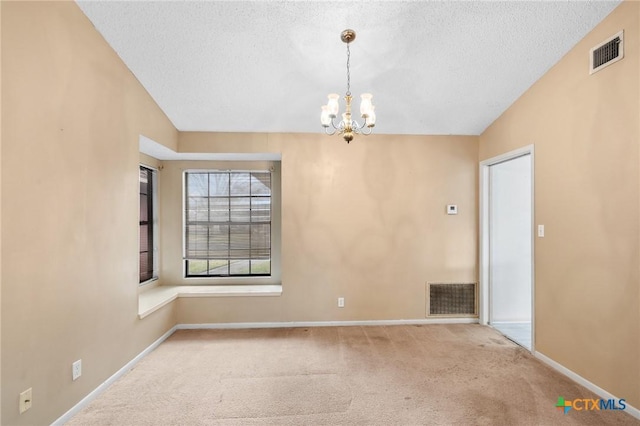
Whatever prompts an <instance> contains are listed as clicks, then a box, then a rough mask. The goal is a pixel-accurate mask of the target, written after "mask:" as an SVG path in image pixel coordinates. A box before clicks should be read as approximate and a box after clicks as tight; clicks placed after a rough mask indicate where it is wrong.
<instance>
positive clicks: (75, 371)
mask: <svg viewBox="0 0 640 426" xmlns="http://www.w3.org/2000/svg"><path fill="white" fill-rule="evenodd" d="M71 376H72V377H73V380H76V379H78V377H80V376H82V360H81V359H79V360H77V361H76V362H74V363H73V364H72V365H71Z"/></svg>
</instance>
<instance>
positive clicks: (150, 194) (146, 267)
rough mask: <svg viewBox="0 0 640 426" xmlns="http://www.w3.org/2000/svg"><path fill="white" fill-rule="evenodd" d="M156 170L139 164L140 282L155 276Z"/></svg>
mask: <svg viewBox="0 0 640 426" xmlns="http://www.w3.org/2000/svg"><path fill="white" fill-rule="evenodd" d="M155 203H156V171H155V170H152V169H150V168H147V167H144V166H140V283H143V282H145V281H149V280H151V279H153V278H157V273H156V259H155V252H154V248H155V233H156V231H155V223H156V208H155V207H154V206H155Z"/></svg>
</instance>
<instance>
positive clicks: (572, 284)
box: [480, 2, 640, 407]
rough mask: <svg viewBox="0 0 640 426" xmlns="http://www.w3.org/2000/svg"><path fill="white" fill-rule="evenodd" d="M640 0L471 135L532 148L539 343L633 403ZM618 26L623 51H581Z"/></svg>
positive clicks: (638, 339)
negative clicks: (609, 60) (598, 59)
mask: <svg viewBox="0 0 640 426" xmlns="http://www.w3.org/2000/svg"><path fill="white" fill-rule="evenodd" d="M639 9H640V3H637V2H625V3H623V4H622V5H621V6H619V7H618V8H617V9H615V10H614V11H613V12H612V14H611V15H610V16H609V17H607V18H606V19H605V20H604V21H603V22H602V23H601V24H600V25H598V26H597V27H596V29H595V30H594V31H592V32H591V33H590V34H589V35H588V36H587V37H586V38H585V39H584V40H582V41H581V42H580V43H579V44H578V45H577V46H576V47H575V48H574V49H573V50H572V51H571V52H569V53H568V54H567V55H566V56H565V57H564V58H563V59H562V60H561V61H560V62H559V63H558V64H557V65H556V66H554V67H553V68H552V69H551V70H550V72H549V73H547V74H546V75H545V76H544V77H543V78H541V79H540V80H539V81H538V82H537V83H536V84H534V85H533V87H531V89H530V90H529V91H527V92H526V93H525V94H524V95H523V96H522V97H521V98H520V99H519V100H518V101H517V102H516V103H515V104H513V105H512V106H511V107H510V108H509V109H508V110H507V111H506V112H505V113H504V114H503V115H502V116H501V117H500V118H499V119H498V120H497V121H496V122H494V123H493V124H492V125H491V126H490V127H489V128H488V129H487V130H486V131H485V132H484V133H483V134H482V135H481V137H480V160H484V159H487V158H490V157H493V156H496V155H498V154H501V153H504V152H507V151H510V150H512V149H515V148H518V147H521V146H524V145H528V144H531V143H533V144H535V221H536V223H538V224H544V225H545V234H546V235H545V237H544V238H536V240H535V260H536V265H535V277H536V296H535V306H536V310H535V315H536V317H535V318H536V322H535V326H536V349H537V350H538V351H539V352H541V353H543V354H545V355H547V356H548V357H550V358H552V359H553V360H555V361H557V362H559V363H561V364H562V365H564V366H565V367H567V368H569V369H570V370H573V371H575V372H576V373H578V374H579V375H581V376H583V377H585V378H586V379H588V380H590V381H591V382H593V383H595V384H597V385H598V386H600V387H602V388H604V389H606V390H607V391H609V392H611V393H613V394H614V395H616V396H618V397H620V398H626V399H627V402H628V403H630V404H632V405H633V406H635V407H640V313H639V312H640V304H639V293H640V291H639V290H640V275H639V271H638V262H639V259H640V249H639V241H640V239H639V231H640V221H639V217H640V215H639V214H640V212H639V202H640V199H639V195H640V186H639V173H638V164H639V158H640V154H639V140H640V104H639V103H640V97H639V96H638V94H639V93H640V88H639V78H640V77H639V76H640V51H639V49H640V46H639V45H638V43H639V41H640V25H639V22H640V18H639V17H640V11H639ZM621 29H624V31H625V34H624V43H625V58H624V59H623V60H622V61H620V62H618V63H616V64H614V65H612V66H610V67H608V68H605V69H604V70H602V71H600V72H598V73H596V74H594V75H592V76H590V75H589V73H588V66H589V56H588V55H589V49H590V48H591V47H592V46H594V45H596V44H598V43H599V42H601V41H603V40H604V39H606V38H607V37H609V36H612V35H614V34H615V33H616V32H618V31H619V30H621Z"/></svg>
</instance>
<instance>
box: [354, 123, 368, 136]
mask: <svg viewBox="0 0 640 426" xmlns="http://www.w3.org/2000/svg"><path fill="white" fill-rule="evenodd" d="M352 123H353V124H354V126H353V129H354V130H355V131H356V132H358V133H360V131H361V130H362V129H364V128H365V127H366V125H367V120H365V121H363V122H362V125H360V124H358V122H357V121H356V120H353V121H352ZM369 133H371V132H369ZM362 134H364V133H362Z"/></svg>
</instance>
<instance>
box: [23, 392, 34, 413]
mask: <svg viewBox="0 0 640 426" xmlns="http://www.w3.org/2000/svg"><path fill="white" fill-rule="evenodd" d="M32 393H33V392H32V388H29V389H27V390H26V391H24V392H21V393H20V414H22V413H24V412H25V411H27V410H28V409H29V408H31V404H33V398H32Z"/></svg>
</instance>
